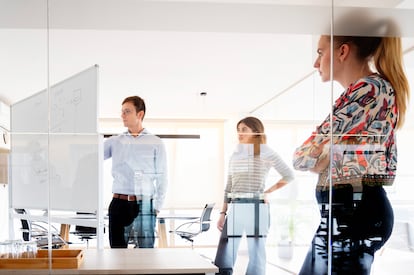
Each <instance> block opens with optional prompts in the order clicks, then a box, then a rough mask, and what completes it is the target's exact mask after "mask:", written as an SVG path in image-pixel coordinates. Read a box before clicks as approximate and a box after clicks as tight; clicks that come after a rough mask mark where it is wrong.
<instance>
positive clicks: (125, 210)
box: [108, 198, 139, 248]
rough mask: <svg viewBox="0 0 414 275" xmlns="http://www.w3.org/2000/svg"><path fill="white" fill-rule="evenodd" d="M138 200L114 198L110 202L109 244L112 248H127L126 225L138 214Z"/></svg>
mask: <svg viewBox="0 0 414 275" xmlns="http://www.w3.org/2000/svg"><path fill="white" fill-rule="evenodd" d="M138 207H139V206H138V204H137V202H136V201H127V200H122V199H117V198H113V199H112V201H111V203H110V204H109V209H108V216H109V244H110V246H111V248H127V247H128V242H127V241H126V240H125V226H128V225H130V224H131V223H132V222H133V221H134V218H135V217H136V216H137V215H138V210H139V209H138Z"/></svg>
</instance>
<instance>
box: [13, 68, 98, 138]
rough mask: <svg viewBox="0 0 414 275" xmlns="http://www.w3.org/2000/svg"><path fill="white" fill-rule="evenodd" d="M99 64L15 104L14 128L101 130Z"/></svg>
mask: <svg viewBox="0 0 414 275" xmlns="http://www.w3.org/2000/svg"><path fill="white" fill-rule="evenodd" d="M98 68H99V67H98V66H97V65H94V66H92V67H90V68H88V69H86V70H84V71H82V72H80V73H78V74H76V75H74V76H72V77H70V78H67V79H65V80H63V81H61V82H59V83H57V84H55V85H53V86H51V87H50V93H48V90H47V89H45V90H42V91H40V92H38V93H36V94H34V95H32V96H30V97H28V98H26V99H23V100H21V101H19V102H16V103H15V104H13V105H11V107H10V111H11V131H12V132H14V133H17V132H26V133H32V132H36V133H48V132H51V133H96V132H98V104H97V102H98ZM49 115H50V122H49ZM49 124H50V127H49Z"/></svg>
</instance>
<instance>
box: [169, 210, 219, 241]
mask: <svg viewBox="0 0 414 275" xmlns="http://www.w3.org/2000/svg"><path fill="white" fill-rule="evenodd" d="M213 208H214V203H209V204H206V205H205V206H204V209H203V211H202V212H201V216H200V218H198V219H194V220H191V221H189V222H186V223H183V224H181V225H180V226H178V227H177V228H176V229H175V230H172V231H170V233H174V234H177V235H178V236H180V237H181V238H183V239H185V240H187V241H189V242H191V247H193V243H194V240H193V239H194V237H196V236H198V235H199V234H201V233H202V232H206V231H208V230H209V229H210V222H211V220H210V216H211V212H212V210H213Z"/></svg>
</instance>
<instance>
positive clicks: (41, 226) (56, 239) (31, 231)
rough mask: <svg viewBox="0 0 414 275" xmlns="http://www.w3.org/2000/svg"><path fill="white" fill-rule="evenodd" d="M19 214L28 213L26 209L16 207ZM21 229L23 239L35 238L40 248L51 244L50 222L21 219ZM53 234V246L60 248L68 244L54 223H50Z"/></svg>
mask: <svg viewBox="0 0 414 275" xmlns="http://www.w3.org/2000/svg"><path fill="white" fill-rule="evenodd" d="M15 211H16V213H18V214H23V215H24V214H28V213H27V211H26V210H25V209H21V208H17V209H15ZM20 222H21V225H22V227H21V231H22V239H23V240H24V241H31V240H35V241H36V242H37V246H38V247H39V248H48V245H49V237H48V232H49V224H48V223H47V222H43V221H30V220H25V219H21V220H20ZM50 229H51V234H52V248H60V247H62V246H64V245H67V242H65V240H63V239H62V238H61V236H60V234H59V231H58V230H57V228H56V227H54V226H53V225H50Z"/></svg>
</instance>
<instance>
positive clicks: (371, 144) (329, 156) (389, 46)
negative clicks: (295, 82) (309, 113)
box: [293, 14, 409, 275]
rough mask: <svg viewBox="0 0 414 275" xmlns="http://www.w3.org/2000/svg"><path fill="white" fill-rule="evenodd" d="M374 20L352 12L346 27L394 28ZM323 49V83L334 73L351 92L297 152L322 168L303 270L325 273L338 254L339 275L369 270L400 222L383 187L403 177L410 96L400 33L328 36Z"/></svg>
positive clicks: (302, 160) (300, 162) (306, 164)
mask: <svg viewBox="0 0 414 275" xmlns="http://www.w3.org/2000/svg"><path fill="white" fill-rule="evenodd" d="M367 18H368V16H367V15H363V14H359V15H358V17H357V16H356V14H353V16H352V20H344V21H343V27H344V28H345V29H346V28H352V27H351V25H352V24H354V25H355V26H358V28H356V29H365V30H369V31H368V33H369V34H370V35H372V34H376V33H377V32H376V29H380V30H384V29H386V30H393V27H395V26H394V25H393V23H392V22H391V21H385V20H381V21H377V22H375V23H374V24H368V23H366V22H365V23H361V20H366V19H367ZM348 19H350V18H348ZM340 27H342V26H340V25H338V28H340ZM393 35H394V36H393ZM317 53H318V57H317V59H316V61H315V64H314V67H315V68H316V69H317V70H318V71H319V73H320V76H321V78H322V81H329V80H330V79H331V78H332V79H333V80H334V81H337V82H338V83H339V84H341V85H342V87H343V88H344V89H345V91H344V92H343V93H342V94H341V95H340V96H339V98H338V99H337V100H336V101H335V102H334V106H333V109H332V114H331V115H328V116H327V118H326V119H325V120H324V121H323V122H322V123H321V124H320V125H319V126H318V127H317V128H316V131H315V132H313V133H312V135H311V136H310V137H309V138H308V139H307V140H306V141H305V142H304V143H303V144H302V145H301V146H300V147H298V148H297V149H296V151H295V153H294V161H293V163H294V168H295V169H297V170H304V171H312V172H315V173H318V174H319V178H318V182H317V185H316V198H317V201H318V203H319V205H320V209H321V223H320V225H319V227H318V229H317V232H316V233H315V236H314V238H313V241H312V247H311V249H310V251H309V253H308V255H307V257H306V258H305V261H304V263H303V265H302V269H301V271H300V273H299V274H302V275H308V274H326V273H327V271H328V268H329V267H330V265H329V262H328V260H329V259H331V268H332V270H331V271H332V274H356V275H360V274H361V275H362V274H367V275H368V274H369V273H370V269H371V265H372V262H373V260H374V254H375V252H376V251H377V250H378V249H380V248H381V247H382V246H383V245H384V243H385V242H386V241H387V240H388V238H389V237H390V235H391V232H392V228H393V223H394V216H393V210H392V207H391V204H390V202H389V200H388V198H387V193H386V192H385V190H384V188H383V186H387V185H392V184H393V182H394V179H395V176H396V170H397V146H396V142H395V140H396V130H397V129H399V128H401V127H402V125H403V122H404V117H405V113H406V110H407V102H408V98H409V85H408V80H407V77H406V75H405V73H404V69H403V64H402V57H403V52H402V47H401V39H400V38H399V37H395V32H394V31H393V33H391V34H390V35H387V36H351V35H334V36H330V35H322V36H321V37H320V39H319V43H318V49H317ZM371 62H373V63H371ZM331 65H332V67H331ZM372 65H374V66H372ZM331 73H332V74H331ZM329 237H330V238H329Z"/></svg>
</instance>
